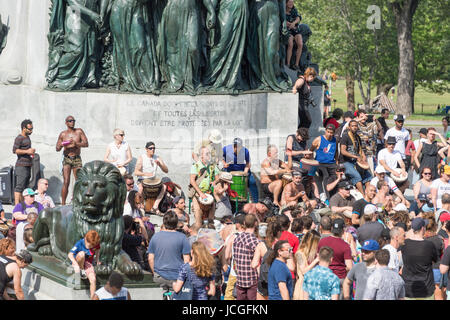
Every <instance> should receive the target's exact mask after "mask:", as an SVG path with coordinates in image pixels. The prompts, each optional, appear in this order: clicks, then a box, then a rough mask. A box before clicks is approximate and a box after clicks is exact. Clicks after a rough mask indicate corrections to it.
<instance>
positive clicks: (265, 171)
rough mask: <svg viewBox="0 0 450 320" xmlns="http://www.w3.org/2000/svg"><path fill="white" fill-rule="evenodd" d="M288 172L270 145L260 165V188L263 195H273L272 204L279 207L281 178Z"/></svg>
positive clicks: (286, 166) (285, 164)
mask: <svg viewBox="0 0 450 320" xmlns="http://www.w3.org/2000/svg"><path fill="white" fill-rule="evenodd" d="M289 172H291V170H290V169H289V165H288V164H287V163H285V162H283V161H281V160H280V159H278V148H277V147H276V146H275V145H273V144H270V145H269V146H268V147H267V158H266V159H264V160H263V162H262V163H261V186H262V188H263V192H264V193H265V194H269V193H271V194H273V203H274V204H275V205H277V206H279V207H281V205H280V202H279V200H278V198H279V196H280V194H281V191H282V190H281V189H282V187H283V181H282V180H281V176H282V175H283V174H285V173H289Z"/></svg>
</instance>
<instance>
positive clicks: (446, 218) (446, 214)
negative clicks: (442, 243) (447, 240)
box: [439, 211, 450, 223]
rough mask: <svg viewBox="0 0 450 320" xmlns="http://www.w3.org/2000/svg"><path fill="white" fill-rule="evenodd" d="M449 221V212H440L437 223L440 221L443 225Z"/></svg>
mask: <svg viewBox="0 0 450 320" xmlns="http://www.w3.org/2000/svg"><path fill="white" fill-rule="evenodd" d="M449 220H450V212H448V211H444V212H442V213H441V215H440V216H439V221H441V223H444V222H445V221H449Z"/></svg>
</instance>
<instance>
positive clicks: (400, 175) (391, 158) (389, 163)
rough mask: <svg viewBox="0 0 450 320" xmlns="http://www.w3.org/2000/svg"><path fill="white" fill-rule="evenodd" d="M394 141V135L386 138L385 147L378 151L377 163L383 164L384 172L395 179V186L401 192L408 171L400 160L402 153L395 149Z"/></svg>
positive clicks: (405, 185) (403, 188)
mask: <svg viewBox="0 0 450 320" xmlns="http://www.w3.org/2000/svg"><path fill="white" fill-rule="evenodd" d="M396 143H397V141H396V140H395V137H392V136H390V137H388V138H387V140H386V148H384V149H382V150H380V152H378V165H379V166H380V165H381V166H383V168H384V169H385V170H386V173H387V174H388V175H389V176H390V177H391V178H392V179H393V180H394V181H395V183H396V184H397V187H398V188H399V189H400V190H401V191H402V193H403V192H404V191H405V189H406V187H407V184H408V183H407V182H408V181H407V180H408V173H407V172H406V166H405V162H404V161H403V160H402V154H401V153H400V151H397V150H395V144H396ZM399 167H400V170H399V169H398V168H399ZM405 182H406V183H405Z"/></svg>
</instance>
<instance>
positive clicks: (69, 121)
mask: <svg viewBox="0 0 450 320" xmlns="http://www.w3.org/2000/svg"><path fill="white" fill-rule="evenodd" d="M67 122H75V120H67Z"/></svg>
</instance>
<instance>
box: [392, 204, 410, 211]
mask: <svg viewBox="0 0 450 320" xmlns="http://www.w3.org/2000/svg"><path fill="white" fill-rule="evenodd" d="M394 211H408V208H407V207H406V206H405V205H404V204H403V203H399V204H398V205H396V206H395V207H394Z"/></svg>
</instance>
